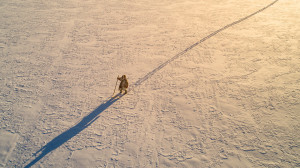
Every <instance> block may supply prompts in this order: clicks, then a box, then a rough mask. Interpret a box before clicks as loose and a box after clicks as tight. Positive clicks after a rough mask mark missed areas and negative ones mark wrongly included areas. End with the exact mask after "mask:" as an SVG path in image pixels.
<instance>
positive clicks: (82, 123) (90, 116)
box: [25, 94, 123, 168]
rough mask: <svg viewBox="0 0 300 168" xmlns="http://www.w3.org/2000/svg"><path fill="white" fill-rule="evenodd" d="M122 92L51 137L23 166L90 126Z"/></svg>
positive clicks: (39, 158)
mask: <svg viewBox="0 0 300 168" xmlns="http://www.w3.org/2000/svg"><path fill="white" fill-rule="evenodd" d="M122 96H123V94H118V95H117V96H114V97H112V98H110V99H108V100H107V101H105V103H103V104H101V105H100V106H99V107H98V108H96V109H95V110H94V111H92V112H91V113H90V114H88V115H87V116H85V117H84V118H83V119H82V120H81V121H80V122H79V123H78V124H76V125H75V126H73V127H71V128H70V129H68V130H66V131H65V132H63V133H61V134H60V135H58V136H57V137H55V138H54V139H52V140H51V141H50V142H48V143H47V144H46V145H45V146H43V147H42V148H41V149H40V150H38V151H37V152H36V153H35V154H34V156H36V155H37V154H38V153H40V154H39V156H37V157H36V158H35V159H34V160H33V161H31V162H30V163H29V164H27V165H26V166H25V168H29V167H31V166H33V165H34V164H35V163H37V162H38V161H39V160H41V159H42V158H43V157H44V156H46V155H47V154H48V153H50V152H52V151H53V150H55V149H57V148H58V147H60V146H61V145H62V144H64V143H65V142H67V141H68V140H70V139H71V138H73V137H74V136H76V135H77V134H79V133H80V132H81V131H83V130H84V129H86V128H87V127H88V126H90V125H91V124H92V123H93V122H94V121H96V120H97V119H98V118H99V114H100V113H102V112H103V111H104V110H106V109H107V108H108V107H109V106H111V105H112V104H113V103H114V102H116V101H117V100H119V99H120V98H121V97H122Z"/></svg>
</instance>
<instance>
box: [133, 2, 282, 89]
mask: <svg viewBox="0 0 300 168" xmlns="http://www.w3.org/2000/svg"><path fill="white" fill-rule="evenodd" d="M277 1H279V0H275V1H273V2H272V3H270V4H269V5H267V6H265V7H263V8H261V9H259V10H258V11H256V12H254V13H252V14H250V15H248V16H245V17H243V18H241V19H239V20H237V21H234V22H232V23H230V24H228V25H226V26H224V27H222V28H220V29H218V30H216V31H214V32H213V33H211V34H209V35H208V36H206V37H204V38H202V39H201V40H199V41H197V42H196V43H194V44H193V45H191V46H189V47H188V48H186V49H185V50H183V51H181V52H180V53H178V54H176V55H175V56H173V57H172V58H171V59H169V60H167V61H166V62H164V63H162V64H161V65H159V66H158V67H157V68H155V69H154V70H153V71H151V72H149V73H148V74H146V75H145V76H144V77H142V78H140V79H139V80H138V81H136V82H135V83H134V84H132V85H131V87H130V88H129V91H130V90H134V88H135V87H137V86H139V85H141V84H142V83H143V82H145V81H146V80H148V79H149V78H150V77H151V76H153V75H154V74H155V73H156V72H157V71H159V70H161V69H162V68H164V67H165V66H166V65H168V64H169V63H171V62H173V61H174V60H175V59H177V58H179V57H180V56H182V55H184V54H185V53H187V52H188V51H190V50H191V49H193V48H194V47H196V46H197V45H199V44H200V43H202V42H204V41H206V40H207V39H210V38H211V37H213V36H215V35H217V34H218V33H220V32H221V31H224V30H226V29H228V28H229V27H232V26H234V25H236V24H238V23H241V22H242V21H244V20H246V19H249V18H250V17H252V16H254V15H256V14H258V13H260V12H262V11H264V10H266V9H267V8H269V7H271V6H272V5H274V4H275V3H276V2H277Z"/></svg>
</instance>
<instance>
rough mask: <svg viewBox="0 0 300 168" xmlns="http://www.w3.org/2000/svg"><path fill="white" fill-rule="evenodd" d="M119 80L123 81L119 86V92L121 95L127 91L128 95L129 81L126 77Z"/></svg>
mask: <svg viewBox="0 0 300 168" xmlns="http://www.w3.org/2000/svg"><path fill="white" fill-rule="evenodd" d="M117 79H118V80H120V81H121V83H120V85H119V90H120V93H122V91H123V90H124V91H125V94H126V93H127V88H128V80H127V78H126V75H123V76H122V77H118V78H117Z"/></svg>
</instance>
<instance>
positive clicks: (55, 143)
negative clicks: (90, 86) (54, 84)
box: [25, 0, 279, 168]
mask: <svg viewBox="0 0 300 168" xmlns="http://www.w3.org/2000/svg"><path fill="white" fill-rule="evenodd" d="M277 1H279V0H275V1H273V2H272V3H270V4H269V5H267V6H265V7H263V8H261V9H259V10H258V11H256V12H254V13H252V14H250V15H248V16H246V17H243V18H241V19H239V20H237V21H234V22H232V23H230V24H228V25H226V26H224V27H222V28H220V29H218V30H216V31H214V32H213V33H211V34H209V35H208V36H206V37H204V38H202V39H201V40H199V41H197V42H196V43H194V44H193V45H191V46H189V47H188V48H186V49H185V50H183V51H181V52H180V53H178V54H176V55H175V56H173V57H172V58H171V59H169V60H167V61H165V62H164V63H162V64H161V65H159V66H158V67H157V68H155V69H154V70H153V71H151V72H149V73H148V74H146V75H145V76H144V77H142V78H140V79H139V80H138V81H136V82H135V83H134V84H132V85H131V87H129V91H131V90H134V88H135V87H137V86H139V85H141V84H142V83H143V82H145V81H146V80H148V79H149V78H150V77H151V76H153V75H154V74H155V73H156V72H158V71H159V70H161V69H162V68H164V67H165V66H166V65H168V64H169V63H171V62H172V61H174V60H175V59H177V58H179V57H180V56H182V55H184V54H185V53H187V52H188V51H190V50H191V49H193V48H194V47H196V46H197V45H199V44H200V43H202V42H204V41H206V40H207V39H209V38H211V37H213V36H215V35H216V34H218V33H219V32H221V31H223V30H226V29H227V28H229V27H231V26H234V25H236V24H238V23H240V22H242V21H244V20H246V19H248V18H250V17H252V16H254V15H256V14H258V13H260V12H262V11H264V10H265V9H267V8H269V7H270V6H272V5H274V4H275V3H276V2H277ZM129 91H128V92H129ZM122 96H123V95H117V97H111V98H108V99H107V100H106V101H104V102H103V103H102V104H101V105H100V106H98V107H97V108H96V109H95V110H93V111H92V112H90V113H89V114H87V115H86V116H85V117H83V119H82V120H81V121H79V122H78V123H76V124H75V126H73V127H71V128H69V129H68V130H66V131H64V132H63V133H61V134H60V135H58V136H57V137H55V138H54V139H52V140H51V141H50V142H48V143H47V144H46V145H44V146H43V147H42V148H41V149H40V150H38V151H37V152H35V153H34V154H33V155H34V157H35V158H34V159H33V160H32V161H30V162H29V163H28V164H27V165H26V166H25V168H29V167H31V166H33V165H35V164H36V163H37V162H38V161H39V160H41V159H42V158H43V157H45V156H46V155H47V154H49V153H51V152H52V151H54V150H55V149H57V148H59V147H60V146H61V145H63V144H64V143H65V142H67V141H68V140H70V139H71V138H73V137H74V136H76V135H77V134H79V133H80V132H81V131H83V130H84V129H86V128H87V127H88V126H90V125H91V124H92V123H93V122H94V121H96V120H97V119H98V118H99V115H100V113H102V112H103V111H105V110H106V109H107V108H109V107H110V106H111V105H113V104H114V103H115V102H116V101H118V100H119V99H120V98H121V97H122Z"/></svg>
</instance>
